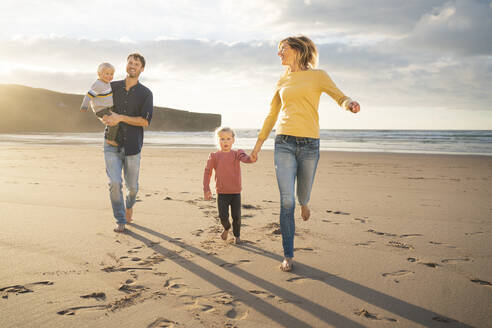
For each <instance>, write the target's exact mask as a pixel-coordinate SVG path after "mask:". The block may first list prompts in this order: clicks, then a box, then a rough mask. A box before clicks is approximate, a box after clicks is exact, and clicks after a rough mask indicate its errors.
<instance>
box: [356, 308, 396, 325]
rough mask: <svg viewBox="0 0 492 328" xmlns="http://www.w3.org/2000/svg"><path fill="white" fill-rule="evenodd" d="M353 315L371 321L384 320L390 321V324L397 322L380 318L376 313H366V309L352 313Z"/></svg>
mask: <svg viewBox="0 0 492 328" xmlns="http://www.w3.org/2000/svg"><path fill="white" fill-rule="evenodd" d="M354 314H356V315H358V316H361V317H364V318H368V319H372V320H386V321H391V322H397V320H396V319H393V318H388V317H382V316H380V315H378V314H376V313H371V312H369V311H367V310H366V309H360V310H357V311H355V312H354Z"/></svg>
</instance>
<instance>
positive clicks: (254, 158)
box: [249, 150, 258, 163]
mask: <svg viewBox="0 0 492 328" xmlns="http://www.w3.org/2000/svg"><path fill="white" fill-rule="evenodd" d="M249 159H251V163H256V161H257V160H258V152H256V151H254V150H253V151H252V152H251V154H249Z"/></svg>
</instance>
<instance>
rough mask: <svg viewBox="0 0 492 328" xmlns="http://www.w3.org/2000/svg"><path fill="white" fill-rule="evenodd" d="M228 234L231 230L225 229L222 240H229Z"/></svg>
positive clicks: (221, 236)
mask: <svg viewBox="0 0 492 328" xmlns="http://www.w3.org/2000/svg"><path fill="white" fill-rule="evenodd" d="M228 234H229V230H224V232H222V234H221V235H220V238H222V240H227V235H228Z"/></svg>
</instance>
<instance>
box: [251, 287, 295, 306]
mask: <svg viewBox="0 0 492 328" xmlns="http://www.w3.org/2000/svg"><path fill="white" fill-rule="evenodd" d="M249 292H250V293H251V294H255V295H257V296H258V297H262V298H265V299H270V300H274V301H277V302H278V303H291V302H290V301H288V300H286V299H283V298H281V297H278V296H276V295H273V294H271V293H269V292H267V291H264V290H250V291H249Z"/></svg>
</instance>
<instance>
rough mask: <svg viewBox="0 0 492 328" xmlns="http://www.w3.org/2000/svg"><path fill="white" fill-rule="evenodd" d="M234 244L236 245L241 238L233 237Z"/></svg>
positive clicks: (239, 242)
mask: <svg viewBox="0 0 492 328" xmlns="http://www.w3.org/2000/svg"><path fill="white" fill-rule="evenodd" d="M234 244H236V245H239V244H241V238H239V237H234Z"/></svg>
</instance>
